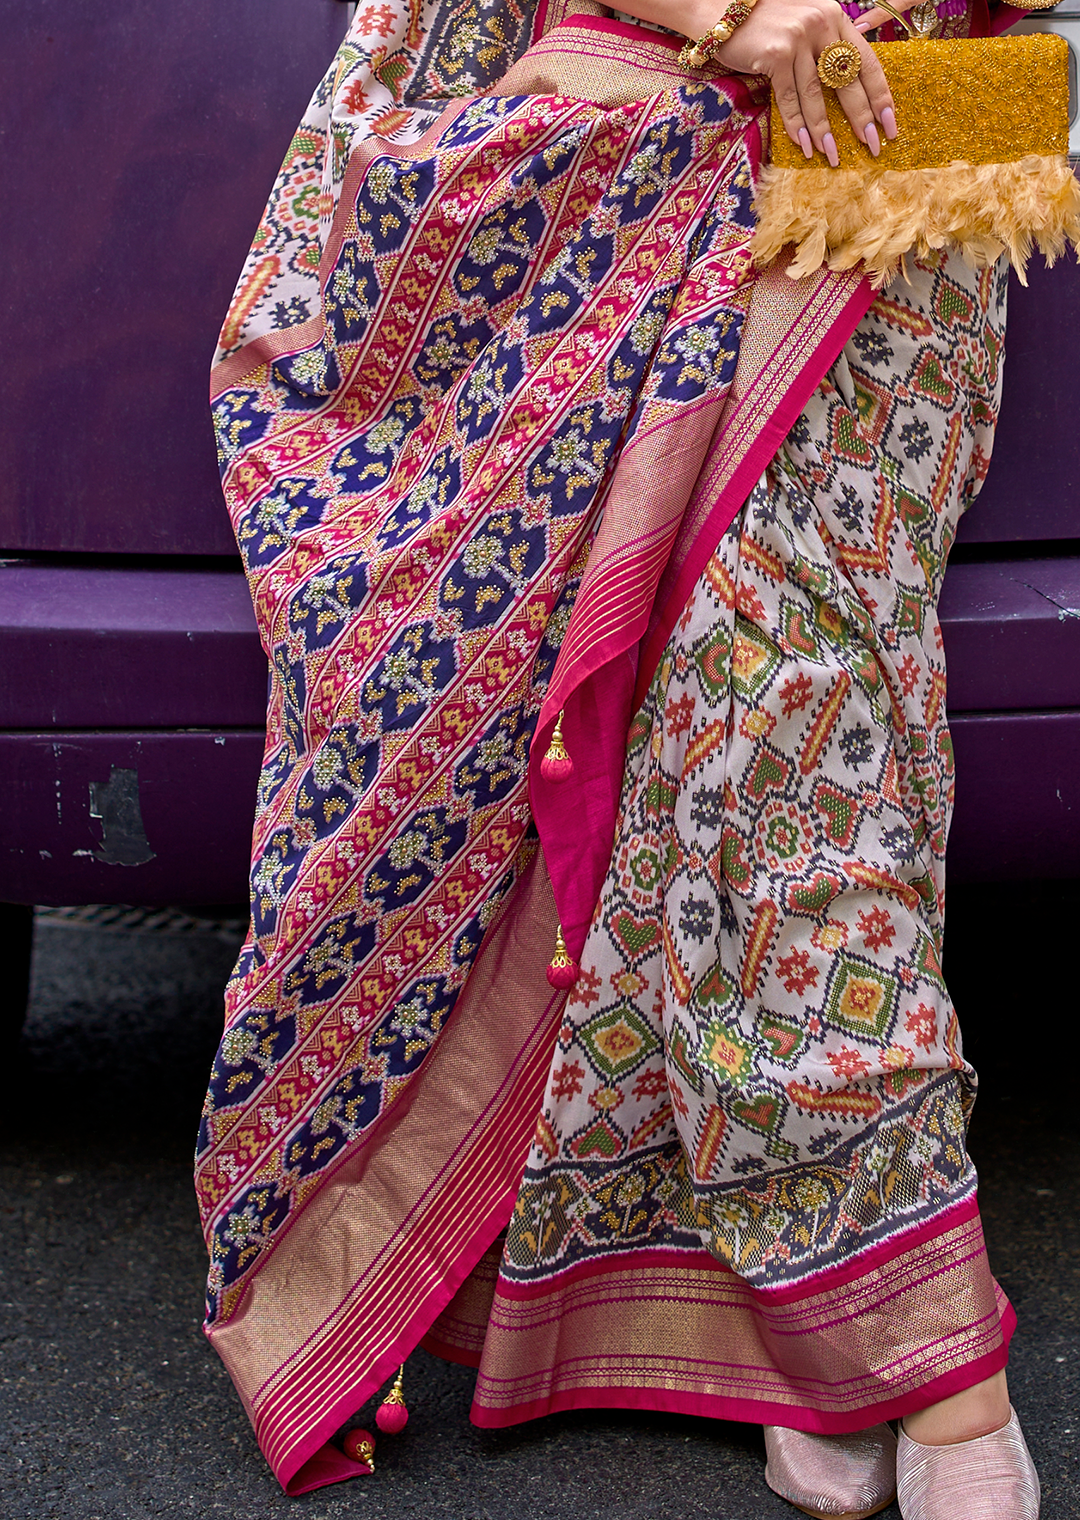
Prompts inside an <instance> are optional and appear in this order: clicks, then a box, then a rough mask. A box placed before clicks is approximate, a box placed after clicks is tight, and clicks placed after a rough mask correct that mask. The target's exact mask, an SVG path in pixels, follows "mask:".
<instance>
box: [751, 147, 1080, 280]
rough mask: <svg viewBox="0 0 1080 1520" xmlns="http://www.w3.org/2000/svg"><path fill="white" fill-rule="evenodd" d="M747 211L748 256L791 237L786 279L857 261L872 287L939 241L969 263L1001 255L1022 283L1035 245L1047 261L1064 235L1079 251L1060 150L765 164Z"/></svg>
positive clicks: (1072, 192) (1079, 224)
mask: <svg viewBox="0 0 1080 1520" xmlns="http://www.w3.org/2000/svg"><path fill="white" fill-rule="evenodd" d="M756 210H757V216H758V225H757V231H756V233H755V235H754V243H753V253H754V260H755V262H756V263H757V264H759V265H761V264H768V263H771V262H772V260H773V259H775V258H776V256H777V254H778V253H779V252H780V250H781V249H782V248H783V247H784V246H785V245H786V244H788V243H794V244H795V245H796V254H795V258H794V259H793V260H792V262H791V264H790V265H789V267H788V271H787V272H788V274H789V275H790V276H791V278H792V279H793V280H798V279H801V278H802V276H803V275H807V274H812V273H813V272H814V270H816V269H820V267H821V265H822V264H828V266H829V268H830V269H852V268H853V267H854V266H855V265H856V264H858V263H860V261H861V262H862V263H864V264H865V266H866V273H867V275H868V276H869V277H870V281H871V284H872V285H873V286H874V288H875V289H880V287H881V286H882V285H884V284H885V283H886V282H887V281H888V280H890V279H891V278H892V276H893V275H894V274H895V273H896V271H897V269H898V268H899V267H900V264H901V261H902V260H903V257H904V255H905V254H906V253H909V252H917V253H923V254H925V253H927V252H928V251H929V250H930V249H932V248H945V247H947V246H948V247H955V248H958V249H959V250H960V252H961V253H962V254H963V256H964V258H965V259H966V260H967V261H968V263H969V264H972V265H973V266H974V267H976V268H979V267H981V266H984V265H986V264H992V263H993V262H994V260H995V259H997V258H998V257H1000V255H1001V254H1002V253H1008V255H1009V258H1010V260H1011V261H1012V264H1013V267H1014V268H1015V269H1016V272H1017V274H1018V275H1019V276H1020V279H1021V281H1023V280H1024V267H1025V265H1026V263H1027V261H1028V258H1029V257H1030V255H1031V253H1032V250H1033V249H1034V248H1035V247H1036V246H1037V247H1038V248H1039V249H1040V251H1041V252H1042V254H1043V255H1044V257H1045V258H1046V260H1047V262H1048V263H1051V264H1052V263H1053V262H1054V260H1055V259H1056V258H1057V257H1058V256H1059V255H1060V254H1062V253H1063V252H1064V251H1065V247H1066V244H1067V243H1072V244H1073V246H1074V247H1076V248H1077V249H1078V250H1080V184H1077V180H1076V176H1075V175H1074V174H1073V172H1072V170H1071V169H1070V167H1069V162H1068V159H1067V158H1066V157H1065V155H1064V154H1052V155H1049V156H1045V157H1044V156H1042V155H1038V154H1034V153H1031V154H1028V155H1027V156H1026V157H1024V158H1020V159H1017V160H1016V161H1015V162H1013V163H1004V164H969V163H966V162H964V161H963V160H960V159H956V160H954V162H952V163H951V164H946V165H943V166H942V167H939V168H934V169H886V170H883V171H881V172H879V173H874V172H873V171H872V170H870V169H869V166H867V168H866V169H863V168H860V169H831V168H829V167H828V165H825V164H807V165H806V167H805V168H795V169H789V168H784V167H780V166H778V165H776V164H770V165H768V166H767V167H766V168H764V169H763V170H762V173H761V178H760V180H759V183H758V188H757V202H756ZM1025 283H1026V282H1025Z"/></svg>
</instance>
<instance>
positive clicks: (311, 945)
mask: <svg viewBox="0 0 1080 1520" xmlns="http://www.w3.org/2000/svg"><path fill="white" fill-rule="evenodd" d="M586 12H587V0H583V3H579V4H578V5H577V6H576V7H575V14H573V15H562V14H560V13H558V12H557V11H556V10H555V9H553V8H551V7H548V8H547V10H545V11H542V12H539V13H535V14H534V13H532V12H526V11H524V10H521V9H519V8H517V7H516V6H515V5H513V4H510V5H506V6H502V7H498V8H493V9H491V10H486V9H481V8H479V7H477V6H474V5H472V4H467V5H463V6H461V7H459V8H457V9H439V8H437V7H435V6H428V7H426V8H425V9H424V10H423V11H422V12H415V11H411V10H410V11H406V10H405V9H404V8H402V9H401V10H400V11H399V10H396V9H395V8H394V7H393V6H391V5H384V6H367V7H362V8H361V9H360V11H359V12H358V14H357V17H356V18H355V21H354V24H353V26H352V28H351V29H350V33H349V36H348V37H347V39H346V41H345V43H344V44H343V46H342V49H341V50H340V52H339V54H338V57H337V59H336V60H335V62H334V64H333V65H332V67H331V69H330V71H329V73H328V75H327V77H326V80H324V82H323V84H322V86H320V89H319V91H317V93H316V96H315V98H314V101H313V103H312V107H311V109H310V111H309V114H308V117H307V118H305V122H304V123H303V124H302V125H301V128H300V130H299V131H298V133H297V135H296V138H295V139H294V142H293V145H292V147H291V149H290V152H289V155H288V156H287V158H286V162H285V165H284V167H283V170H282V174H281V177H280V178H279V181H278V184H277V186H276V187H275V191H274V194H273V196H272V197H271V201H270V204H269V206H268V208H267V212H266V214H265V216H264V220H263V223H262V224H261V226H260V229H259V232H258V234H257V237H256V240H255V243H254V245H253V248H252V252H251V255H250V256H249V260H248V264H247V266H246V267H245V270H244V272H243V275H242V277H241V280H240V283H239V285H238V287H237V292H236V295H235V297H234V301H233V304H232V307H231V308H230V312H229V314H228V316H227V318H226V322H225V325H224V328H223V331H222V337H221V346H220V350H219V354H218V358H217V361H216V364H215V368H214V374H213V382H212V402H213V409H214V419H215V427H216V433H217V439H218V448H219V457H220V461H221V467H222V479H223V485H224V489H225V496H226V500H227V503H228V506H229V510H230V514H231V517H232V521H233V525H234V529H235V532H236V536H237V542H238V544H239V546H240V550H241V553H242V555H243V557H244V562H245V568H246V572H247V575H248V579H249V583H250V587H251V592H252V597H253V602H254V606H255V610H256V616H257V620H258V624H259V629H260V634H261V637H262V639H263V643H264V647H265V649H266V652H267V655H268V658H269V661H270V676H271V678H270V692H269V701H268V723H267V738H266V751H265V757H264V765H263V770H262V774H261V778H260V784H259V795H258V805H257V813H256V819H255V826H254V836H253V849H252V875H251V908H252V918H251V926H250V930H249V934H248V937H247V939H246V941H245V944H244V947H243V949H242V951H241V954H240V958H239V961H238V963H237V966H236V969H235V972H234V975H233V978H232V980H231V982H230V985H229V988H228V991H227V997H226V1028H225V1032H224V1035H223V1038H222V1041H221V1045H220V1048H219V1052H218V1056H217V1059H216V1061H215V1065H214V1070H213V1073H212V1077H211V1083H210V1089H209V1092H208V1096H207V1100H206V1104H205V1108H204V1114H203V1122H202V1128H201V1132H200V1142H199V1156H198V1163H197V1190H198V1197H199V1204H200V1209H201V1213H202V1218H203V1224H204V1229H205V1232H206V1238H207V1243H208V1248H209V1252H210V1271H209V1278H208V1310H207V1333H208V1335H209V1337H210V1340H211V1343H212V1344H213V1345H214V1347H215V1349H216V1350H217V1351H218V1353H219V1354H220V1355H221V1357H222V1358H223V1360H224V1362H225V1364H226V1366H227V1368H228V1370H229V1372H230V1374H231V1376H232V1378H233V1380H234V1382H235V1384H236V1386H237V1389H238V1391H239V1393H240V1396H241V1398H242V1400H243V1401H244V1405H245V1408H246V1410H247V1412H248V1414H249V1416H250V1418H251V1420H252V1424H253V1427H254V1429H255V1432H256V1436H257V1438H258V1440H259V1443H260V1445H261V1447H262V1450H263V1452H264V1454H265V1455H266V1458H267V1460H268V1462H269V1463H270V1465H271V1467H272V1468H273V1470H274V1472H275V1473H276V1475H277V1476H278V1478H279V1481H280V1482H281V1483H282V1485H283V1486H284V1487H285V1489H286V1491H287V1492H289V1493H302V1492H305V1491H307V1490H309V1489H311V1488H315V1487H318V1486H320V1485H321V1484H324V1483H329V1482H334V1481H338V1480H340V1479H343V1478H347V1477H350V1476H353V1475H355V1474H356V1473H358V1472H360V1471H364V1470H365V1469H364V1468H363V1467H362V1466H360V1465H358V1464H357V1463H356V1462H354V1461H351V1460H350V1459H349V1458H348V1457H346V1456H345V1454H344V1453H343V1452H342V1451H341V1450H340V1449H338V1447H337V1446H335V1445H334V1444H333V1443H332V1442H331V1441H330V1437H331V1436H332V1435H333V1434H334V1432H335V1431H336V1430H337V1429H338V1428H339V1427H340V1426H341V1425H342V1424H343V1422H344V1421H345V1420H346V1419H347V1418H348V1417H349V1415H351V1414H352V1413H353V1412H354V1411H355V1410H357V1409H358V1408H359V1407H360V1406H361V1405H362V1404H363V1403H364V1402H365V1400H366V1399H367V1398H368V1397H370V1395H371V1394H372V1393H373V1392H375V1391H376V1390H377V1389H378V1388H379V1387H380V1386H381V1384H382V1383H383V1382H384V1381H385V1379H386V1378H387V1376H388V1375H389V1374H390V1373H391V1372H393V1371H394V1370H396V1368H397V1367H398V1365H399V1364H400V1363H401V1362H402V1361H403V1360H404V1359H405V1357H406V1356H407V1354H408V1352H409V1351H410V1350H411V1349H412V1348H413V1347H414V1346H415V1345H417V1344H418V1343H419V1342H420V1341H421V1340H422V1339H425V1338H426V1343H427V1344H428V1345H429V1346H431V1347H432V1348H433V1349H437V1350H440V1351H442V1352H443V1353H444V1354H447V1355H451V1356H455V1357H458V1358H459V1359H464V1360H467V1361H472V1362H474V1363H475V1364H477V1365H478V1366H479V1368H480V1373H479V1380H478V1386H477V1399H476V1405H475V1408H474V1413H473V1417H474V1419H477V1420H478V1421H479V1422H480V1423H487V1424H500V1423H508V1422H510V1421H512V1420H516V1419H523V1418H530V1417H532V1416H534V1415H536V1414H540V1413H544V1412H546V1411H547V1410H549V1409H555V1408H565V1407H574V1406H582V1405H594V1404H615V1405H618V1404H635V1403H636V1404H639V1405H642V1406H648V1407H653V1408H667V1409H684V1410H690V1411H692V1412H696V1413H714V1414H716V1413H719V1414H724V1415H727V1416H731V1415H734V1416H735V1417H737V1418H748V1419H759V1420H761V1419H767V1420H775V1421H777V1422H782V1423H786V1424H791V1425H796V1426H801V1427H802V1428H806V1429H813V1430H825V1431H828V1430H849V1429H856V1428H860V1427H861V1426H864V1425H867V1424H872V1423H875V1422H876V1421H877V1420H879V1419H882V1418H885V1417H887V1416H891V1415H894V1414H899V1413H903V1412H904V1410H905V1409H906V1408H914V1407H920V1404H925V1403H929V1402H932V1400H933V1398H935V1397H941V1396H942V1390H948V1391H955V1390H956V1389H958V1388H959V1387H962V1386H967V1384H968V1383H971V1382H975V1381H978V1380H979V1378H981V1377H984V1376H987V1375H989V1373H990V1372H992V1371H994V1370H996V1368H997V1367H999V1366H1001V1365H1003V1364H1004V1359H1005V1355H1006V1347H1007V1340H1008V1335H1009V1332H1010V1330H1011V1325H1012V1318H1011V1310H1010V1309H1009V1308H1008V1306H1007V1304H1006V1303H1005V1301H1004V1299H1003V1298H1002V1297H1001V1295H1000V1293H999V1292H998V1290H997V1289H996V1286H995V1285H994V1283H993V1280H992V1278H991V1277H990V1275H989V1271H988V1268H987V1266H986V1260H985V1251H984V1249H983V1247H982V1242H981V1234H980V1231H979V1224H978V1212H977V1206H976V1204H975V1196H974V1194H975V1178H974V1173H973V1172H972V1169H971V1166H970V1163H969V1161H968V1159H967V1157H966V1153H965V1151H964V1145H963V1131H964V1123H965V1114H966V1110H967V1108H968V1107H969V1106H970V1099H971V1094H972V1092H973V1075H972V1073H971V1071H970V1068H968V1067H967V1066H966V1065H965V1063H964V1061H963V1058H962V1055H961V1053H960V1047H959V1042H958V1035H957V1032H956V1024H955V1017H954V1015H953V1014H952V1010H951V1006H950V1005H949V1003H948V999H947V994H946V993H945V989H944V986H943V984H942V981H941V973H940V944H941V924H942V910H943V874H942V860H943V855H944V845H945V835H946V832H947V826H948V813H949V806H950V801H951V788H952V771H951V753H950V749H949V743H948V730H947V726H946V723H945V714H944V666H943V660H942V657H941V652H940V631H939V629H938V625H937V622H936V615H935V611H934V608H935V604H936V595H937V591H938V590H939V588H940V577H941V574H942V572H943V570H944V562H945V559H946V557H947V553H948V547H949V543H950V542H951V535H952V533H953V532H954V531H955V525H956V521H957V519H958V516H959V513H960V512H961V511H962V510H963V509H964V507H966V505H967V503H968V501H969V500H970V499H971V497H972V495H973V494H974V491H975V490H976V489H977V485H978V483H979V481H980V480H981V478H982V475H983V474H984V473H985V468H986V463H987V460H988V456H989V449H990V440H991V437H992V430H993V422H994V419H995V415H996V406H997V387H998V385H999V373H1000V365H999V357H1000V350H1001V324H1002V315H1003V299H1004V287H1003V284H1002V277H1001V275H1000V272H999V271H993V270H992V271H983V272H982V273H980V274H977V275H976V274H973V273H971V272H969V271H964V270H963V267H962V266H961V267H960V269H959V270H958V269H955V268H953V265H954V264H955V263H956V261H955V260H950V258H949V257H948V256H947V255H944V254H942V255H940V256H935V258H933V259H931V260H930V261H929V262H928V263H927V264H925V265H921V266H920V267H919V268H918V269H917V270H916V271H914V273H913V274H912V281H913V283H912V286H911V292H912V293H911V294H910V295H908V296H905V295H903V294H902V293H898V292H897V291H895V290H893V289H892V288H890V289H889V290H887V291H885V292H883V293H880V294H878V295H877V296H876V297H875V296H874V294H873V292H872V291H871V290H870V288H869V286H868V284H867V282H866V281H865V280H864V279H862V278H861V276H860V274H859V272H858V271H852V272H847V273H844V274H836V273H833V272H830V271H829V270H827V269H826V270H821V271H819V272H818V273H817V274H816V275H814V276H810V277H807V278H804V279H801V280H798V281H793V280H790V279H788V278H787V276H786V274H785V271H784V267H783V264H782V263H780V264H777V265H774V266H772V267H770V268H769V269H767V270H764V271H759V270H756V269H755V267H754V263H753V255H752V246H751V244H752V234H753V224H754V223H753V209H752V200H753V186H754V179H755V175H756V173H757V170H758V168H759V166H760V163H761V161H762V157H763V153H764V152H765V150H766V148H767V143H766V141H765V136H766V134H767V104H768V96H767V92H766V91H765V90H763V88H762V86H761V82H760V81H752V80H746V79H740V78H735V77H729V78H719V79H703V78H701V77H699V76H696V75H691V74H690V73H689V72H688V71H687V70H686V69H684V68H683V67H681V66H680V65H679V64H678V61H677V56H676V55H677V51H678V43H677V42H676V41H675V40H674V39H672V38H670V37H669V36H667V35H665V34H662V33H659V32H654V31H650V30H646V29H645V28H642V27H639V26H632V25H629V24H627V23H625V22H620V21H616V20H611V19H610V18H608V17H607V16H605V15H603V14H601V13H600V12H599V9H598V8H594V12H593V13H586ZM849 340H850V343H849ZM851 344H854V345H855V346H854V347H852V346H851ZM845 345H848V346H847V347H845ZM904 365H906V368H905V367H904ZM897 366H900V367H897ZM897 406H899V407H900V409H901V411H903V410H904V409H905V408H906V409H907V411H908V412H909V413H910V415H909V416H908V417H907V419H906V420H905V419H903V418H901V417H900V416H899V415H897V416H895V417H894V415H893V413H894V410H895V409H896V407H897ZM924 413H925V416H924ZM894 435H895V437H894ZM897 440H898V441H897ZM887 443H888V444H889V447H886V444H887ZM695 683H696V684H695ZM557 721H558V722H559V724H560V732H561V734H562V735H563V736H564V737H565V740H566V746H567V749H568V750H569V753H570V757H571V762H572V764H571V766H570V767H567V768H568V769H570V770H571V772H572V773H571V774H570V775H569V776H566V775H564V776H563V777H562V778H561V779H559V780H554V779H550V778H549V777H548V776H545V775H544V773H543V770H542V767H541V762H542V759H543V757H544V755H545V754H546V753H547V751H548V750H549V747H550V746H551V741H552V736H553V733H554V730H555V725H556V722H557ZM864 767H865V770H864ZM557 932H558V934H559V936H560V942H561V943H563V944H565V947H566V951H567V955H566V959H568V960H570V961H571V962H572V963H573V971H574V973H576V979H575V980H574V983H573V986H572V987H571V988H570V989H569V992H568V991H567V990H566V988H565V987H564V988H562V989H560V988H558V987H556V986H554V985H552V984H550V983H549V978H548V977H547V976H546V975H545V971H546V970H547V969H548V963H549V960H550V958H551V955H552V949H553V946H554V945H555V943H556V934H557ZM554 980H555V981H558V980H559V978H558V977H555V978H554ZM927 1389H930V1390H931V1391H930V1393H929V1395H927ZM935 1389H936V1390H937V1392H934V1391H933V1390H935ZM868 1411H869V1413H868Z"/></svg>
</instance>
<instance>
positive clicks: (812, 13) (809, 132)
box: [717, 0, 911, 168]
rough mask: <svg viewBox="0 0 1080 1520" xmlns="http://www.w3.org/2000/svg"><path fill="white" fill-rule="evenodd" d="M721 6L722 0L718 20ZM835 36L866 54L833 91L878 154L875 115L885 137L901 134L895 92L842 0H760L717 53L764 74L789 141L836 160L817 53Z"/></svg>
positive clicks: (741, 69) (743, 70)
mask: <svg viewBox="0 0 1080 1520" xmlns="http://www.w3.org/2000/svg"><path fill="white" fill-rule="evenodd" d="M910 3H911V0H908V4H910ZM905 8H906V7H905ZM722 13H723V7H722V6H719V5H718V6H717V20H719V19H720V16H721V15H722ZM867 14H868V15H869V16H875V15H877V14H878V13H877V11H870V12H868V13H867ZM871 24H875V23H871ZM876 24H880V23H876ZM837 41H840V42H850V43H851V44H852V46H853V47H857V48H858V50H859V53H860V54H861V56H862V69H861V70H860V72H859V76H858V78H857V79H856V80H855V81H854V82H853V83H852V84H849V85H845V87H844V88H843V89H841V90H837V92H836V95H837V98H838V100H839V101H840V105H841V107H842V108H843V112H844V115H845V116H846V117H847V119H848V121H850V123H851V126H852V129H853V131H854V133H855V136H856V137H857V138H858V139H859V141H860V142H863V143H865V144H866V146H867V147H868V148H869V149H870V152H871V153H872V154H873V155H874V157H875V158H876V157H877V155H878V154H879V153H880V151H881V139H880V137H879V136H878V131H877V126H876V123H879V122H880V124H881V127H882V130H883V131H884V133H885V136H886V137H887V138H893V137H895V136H896V114H895V109H894V106H893V98H892V95H891V94H890V93H889V86H888V83H887V82H886V79H885V74H884V72H883V70H882V67H881V64H880V63H879V62H878V61H877V58H876V57H875V56H874V53H873V51H872V50H871V47H870V44H869V43H868V42H867V40H866V38H865V37H864V36H863V35H862V33H861V32H860V31H858V30H857V29H856V28H855V26H854V25H853V23H852V21H851V19H850V18H849V17H848V15H847V13H846V12H845V11H844V10H843V9H842V8H841V7H840V5H839V4H838V3H837V0H758V3H757V5H755V7H754V9H753V11H752V12H751V14H750V16H749V17H748V19H747V20H746V21H744V22H743V23H742V25H741V26H739V27H737V28H736V30H735V32H734V33H733V35H732V36H731V38H730V39H729V40H728V41H727V42H725V43H724V45H723V47H722V48H721V49H720V50H719V52H718V53H717V57H718V58H719V60H720V62H721V63H723V64H724V65H725V67H726V68H729V69H733V70H734V71H735V72H736V73H738V74H764V75H766V77H767V78H768V79H769V81H770V83H771V84H772V87H773V94H774V95H775V96H776V102H777V105H778V107H779V110H780V116H781V119H782V121H783V123H784V127H785V129H786V131H787V134H788V136H789V137H790V138H791V140H792V142H794V143H798V145H799V146H800V147H801V148H802V151H803V152H804V153H805V155H806V157H807V158H813V156H814V149H815V148H816V149H817V150H818V151H819V152H820V153H824V155H825V157H826V158H827V159H828V161H829V163H830V164H832V166H833V168H836V166H837V164H838V162H839V157H838V154H837V149H836V141H835V139H834V137H833V135H832V133H831V132H830V130H829V118H828V115H827V113H826V110H825V96H824V89H823V86H822V83H821V80H820V79H819V78H818V72H817V61H818V59H819V58H820V56H821V54H822V53H823V52H824V51H825V49H826V48H827V47H829V46H830V44H831V43H834V42H837Z"/></svg>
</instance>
